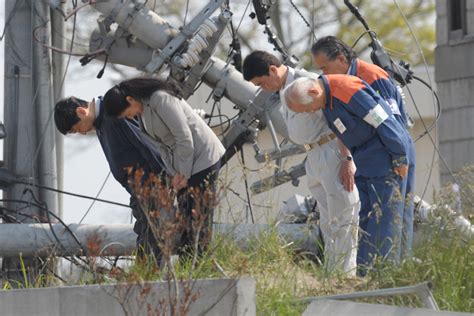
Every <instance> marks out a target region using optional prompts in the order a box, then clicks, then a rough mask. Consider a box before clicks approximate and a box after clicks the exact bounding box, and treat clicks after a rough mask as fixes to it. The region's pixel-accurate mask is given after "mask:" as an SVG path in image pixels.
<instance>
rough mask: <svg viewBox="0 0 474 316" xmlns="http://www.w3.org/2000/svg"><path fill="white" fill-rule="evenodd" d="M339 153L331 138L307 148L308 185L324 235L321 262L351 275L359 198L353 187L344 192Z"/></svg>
mask: <svg viewBox="0 0 474 316" xmlns="http://www.w3.org/2000/svg"><path fill="white" fill-rule="evenodd" d="M341 164H342V157H341V155H340V153H339V148H338V146H337V140H336V139H334V140H332V141H330V142H328V143H326V144H323V145H321V146H316V147H315V148H313V149H312V150H311V151H309V152H308V157H307V159H306V164H305V167H306V177H307V180H308V188H309V189H310V191H311V194H312V195H313V197H314V198H315V199H316V201H317V202H318V207H319V210H320V228H321V233H322V236H323V239H324V257H325V264H326V267H327V269H328V270H329V271H334V270H339V271H343V272H345V273H348V274H350V275H355V273H356V268H357V262H356V259H357V238H358V236H357V233H358V227H359V210H360V200H359V192H358V191H357V188H355V189H354V191H352V192H347V191H346V190H345V189H344V187H343V185H342V183H341V181H340V178H339V170H340V168H341Z"/></svg>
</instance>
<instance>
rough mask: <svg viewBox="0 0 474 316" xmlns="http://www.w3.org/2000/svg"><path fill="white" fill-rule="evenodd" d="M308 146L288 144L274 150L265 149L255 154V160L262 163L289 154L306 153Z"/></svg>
mask: <svg viewBox="0 0 474 316" xmlns="http://www.w3.org/2000/svg"><path fill="white" fill-rule="evenodd" d="M306 151H307V150H306V147H305V146H302V145H296V144H287V145H283V146H281V147H280V149H279V150H278V149H272V150H265V151H259V152H257V154H256V155H255V160H257V161H258V162H260V163H264V162H267V161H272V160H277V159H281V158H285V157H289V156H294V155H299V154H304V153H306Z"/></svg>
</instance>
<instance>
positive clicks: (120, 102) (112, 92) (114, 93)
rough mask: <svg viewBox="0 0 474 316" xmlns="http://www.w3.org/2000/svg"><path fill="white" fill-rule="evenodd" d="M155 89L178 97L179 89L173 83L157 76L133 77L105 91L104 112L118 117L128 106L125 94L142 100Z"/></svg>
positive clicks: (149, 95) (148, 96) (147, 97)
mask: <svg viewBox="0 0 474 316" xmlns="http://www.w3.org/2000/svg"><path fill="white" fill-rule="evenodd" d="M157 90H160V91H165V92H167V93H169V94H171V95H172V96H175V97H177V98H180V92H181V91H180V89H179V88H178V87H177V86H176V85H175V84H172V83H170V82H167V81H164V80H162V79H157V78H134V79H129V80H125V81H122V82H121V83H119V84H118V85H115V86H113V87H112V88H111V89H109V91H107V93H106V94H105V95H104V100H103V102H104V109H105V113H106V114H107V115H108V116H111V117H118V116H120V114H122V113H123V111H125V109H127V108H128V106H129V103H128V101H127V96H131V97H132V98H134V99H136V100H140V101H142V100H145V99H149V98H150V97H151V95H152V94H153V93H154V92H155V91H157Z"/></svg>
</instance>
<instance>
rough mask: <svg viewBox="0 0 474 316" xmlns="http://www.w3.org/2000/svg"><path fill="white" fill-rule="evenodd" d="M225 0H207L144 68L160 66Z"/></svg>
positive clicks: (157, 67) (151, 68)
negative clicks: (199, 10)
mask: <svg viewBox="0 0 474 316" xmlns="http://www.w3.org/2000/svg"><path fill="white" fill-rule="evenodd" d="M224 1H225V0H213V1H211V2H209V3H208V4H207V5H206V6H205V7H204V9H202V10H201V12H199V13H198V14H197V15H196V17H195V18H194V19H193V20H192V21H191V22H190V23H189V24H186V26H185V27H184V28H183V29H182V30H181V32H180V33H179V34H178V35H177V36H176V37H175V38H173V39H172V40H171V41H170V42H169V43H168V45H166V47H165V48H163V50H161V51H160V53H159V54H158V55H157V56H156V58H153V59H152V60H151V61H150V62H149V63H148V64H147V65H146V66H145V70H146V71H147V72H149V73H153V72H155V71H157V70H158V69H160V68H161V66H162V65H163V64H164V63H165V62H167V61H168V60H169V59H170V58H171V56H173V54H174V53H175V52H176V51H177V50H178V49H179V48H180V47H181V46H182V45H183V44H184V43H185V42H186V41H187V40H188V38H190V37H191V36H192V35H193V34H194V32H196V30H197V29H198V28H199V27H200V26H201V24H202V23H203V22H204V21H205V20H206V19H208V18H209V17H210V16H211V14H213V13H214V11H215V10H217V8H219V7H220V6H221V5H222V3H223V2H224Z"/></svg>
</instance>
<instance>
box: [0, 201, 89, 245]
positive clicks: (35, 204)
mask: <svg viewBox="0 0 474 316" xmlns="http://www.w3.org/2000/svg"><path fill="white" fill-rule="evenodd" d="M0 201H1V202H6V203H23V204H29V205H32V206H34V207H38V208H39V209H41V210H42V211H44V212H46V213H47V214H49V215H51V216H53V217H54V218H55V219H56V220H58V222H59V223H60V224H61V225H62V226H64V228H65V229H66V230H67V231H68V233H69V234H70V235H71V237H72V238H73V239H74V241H75V242H76V243H77V245H78V246H79V247H80V248H81V249H82V251H84V253H86V249H85V248H84V246H83V245H82V244H81V242H80V241H79V238H78V237H77V236H76V234H74V232H73V231H72V230H71V229H70V228H69V226H68V225H66V223H64V221H63V220H62V219H61V218H60V217H59V216H57V215H56V214H54V212H51V211H50V210H48V209H47V208H45V207H44V206H43V205H40V204H37V203H31V202H28V201H24V200H18V199H0ZM1 208H2V209H3V210H6V211H8V212H12V213H15V214H18V215H21V216H25V217H28V218H31V219H34V220H36V221H38V222H39V223H44V222H42V221H41V220H40V218H38V217H35V216H33V215H31V214H26V213H22V212H17V211H14V210H10V209H7V208H5V207H1ZM48 222H49V224H50V225H51V221H48ZM50 229H51V232H52V233H53V234H54V232H53V229H52V227H51V226H50ZM56 238H57V236H56ZM58 242H60V241H58Z"/></svg>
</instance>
